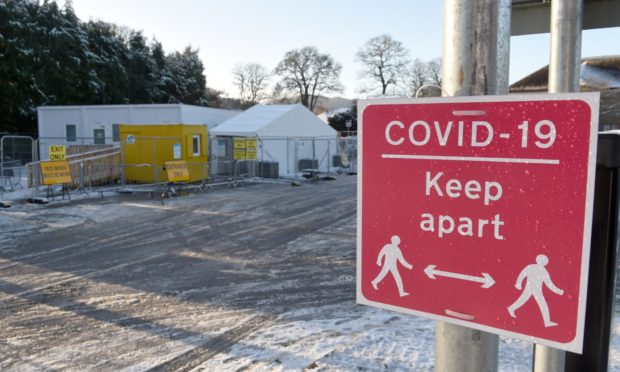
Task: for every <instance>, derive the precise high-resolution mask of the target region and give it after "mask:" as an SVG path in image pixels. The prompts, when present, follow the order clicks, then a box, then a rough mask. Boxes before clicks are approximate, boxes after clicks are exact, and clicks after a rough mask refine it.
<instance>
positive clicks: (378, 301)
mask: <svg viewBox="0 0 620 372" xmlns="http://www.w3.org/2000/svg"><path fill="white" fill-rule="evenodd" d="M598 100H599V95H598V94H597V93H574V94H535V95H523V96H518V95H510V96H478V97H452V98H434V99H415V100H396V99H394V100H392V99H389V100H367V101H361V102H360V103H359V104H358V110H359V113H358V120H359V122H358V124H359V131H358V145H359V146H358V165H359V168H358V208H357V211H358V238H357V239H358V255H357V274H358V276H357V301H358V303H361V304H366V305H371V306H376V307H381V308H386V309H390V310H396V311H401V312H405V313H408V314H413V315H421V316H425V317H429V318H432V319H436V320H441V321H445V322H449V323H453V324H458V325H462V326H466V327H470V328H475V329H480V330H483V331H486V332H492V333H496V334H500V335H503V336H509V337H517V338H521V339H524V340H528V341H531V342H536V343H538V344H543V345H547V346H550V347H553V348H557V349H563V350H569V351H573V352H577V353H579V352H581V350H582V346H583V335H584V322H585V321H584V319H585V304H586V301H585V299H586V294H587V278H588V263H589V258H590V235H591V229H592V206H593V196H594V173H595V169H596V167H595V164H596V140H597V132H598V123H597V120H598Z"/></svg>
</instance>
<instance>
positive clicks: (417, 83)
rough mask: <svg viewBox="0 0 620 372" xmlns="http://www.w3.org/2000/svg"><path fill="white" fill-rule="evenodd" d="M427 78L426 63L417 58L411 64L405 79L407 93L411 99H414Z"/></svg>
mask: <svg viewBox="0 0 620 372" xmlns="http://www.w3.org/2000/svg"><path fill="white" fill-rule="evenodd" d="M427 76H428V68H427V65H426V63H424V61H422V60H420V59H419V58H416V59H415V61H413V63H412V64H411V67H410V68H409V74H408V79H407V80H408V84H407V86H408V90H409V92H408V93H409V95H410V96H411V97H415V95H416V92H417V91H418V89H420V88H421V87H422V85H424V83H426V80H427Z"/></svg>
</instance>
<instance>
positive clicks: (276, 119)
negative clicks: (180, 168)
mask: <svg viewBox="0 0 620 372" xmlns="http://www.w3.org/2000/svg"><path fill="white" fill-rule="evenodd" d="M211 134H213V135H216V136H260V137H263V138H264V137H289V138H290V137H331V136H336V135H337V132H336V131H335V130H334V129H333V128H332V127H330V126H329V125H326V124H325V123H324V122H322V121H321V120H320V119H319V118H317V117H316V116H315V115H314V114H313V113H312V112H311V111H310V110H308V109H307V108H305V107H304V106H303V105H300V104H296V105H256V106H253V107H251V108H250V109H248V110H246V111H244V112H242V113H240V114H239V115H236V116H235V117H233V118H231V119H229V120H226V121H225V122H223V123H222V124H220V125H219V126H218V127H217V128H215V129H213V130H212V131H211Z"/></svg>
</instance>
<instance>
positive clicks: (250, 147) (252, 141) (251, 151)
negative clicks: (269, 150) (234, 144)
mask: <svg viewBox="0 0 620 372" xmlns="http://www.w3.org/2000/svg"><path fill="white" fill-rule="evenodd" d="M245 158H246V159H249V160H255V159H256V138H246V139H245Z"/></svg>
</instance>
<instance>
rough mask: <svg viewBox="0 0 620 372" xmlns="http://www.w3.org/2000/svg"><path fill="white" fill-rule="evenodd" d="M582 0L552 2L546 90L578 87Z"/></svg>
mask: <svg viewBox="0 0 620 372" xmlns="http://www.w3.org/2000/svg"><path fill="white" fill-rule="evenodd" d="M582 17H583V0H553V1H552V2H551V61H550V63H549V93H565V92H578V91H579V77H580V68H581V22H582Z"/></svg>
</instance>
